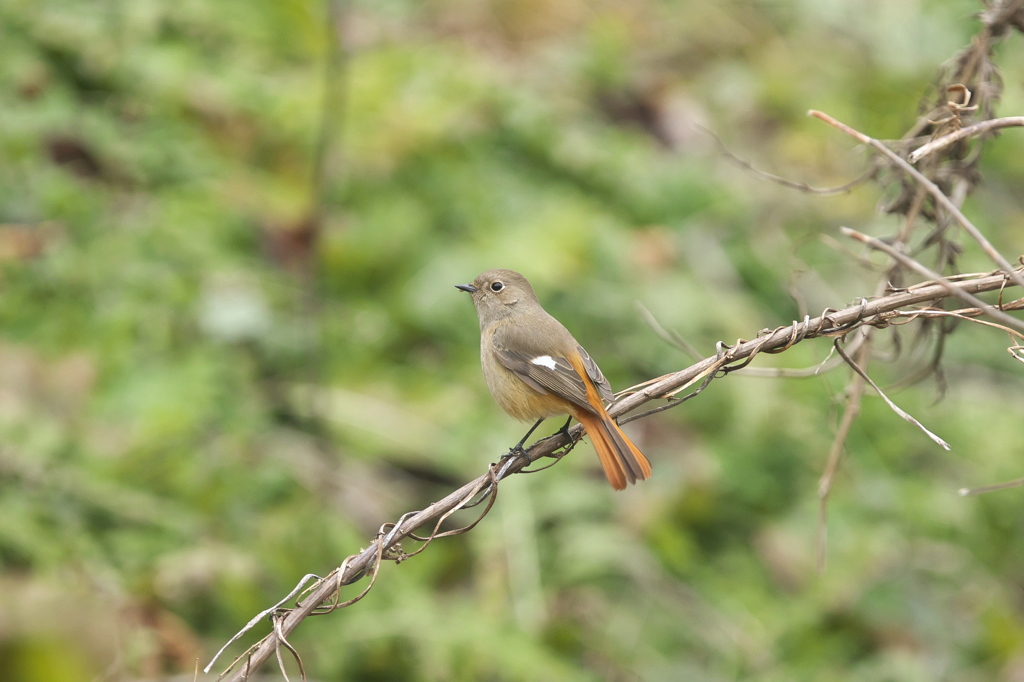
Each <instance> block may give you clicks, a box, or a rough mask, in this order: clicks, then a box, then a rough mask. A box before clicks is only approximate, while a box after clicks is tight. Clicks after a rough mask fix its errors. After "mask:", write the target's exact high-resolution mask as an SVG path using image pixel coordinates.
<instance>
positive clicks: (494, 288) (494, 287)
mask: <svg viewBox="0 0 1024 682" xmlns="http://www.w3.org/2000/svg"><path fill="white" fill-rule="evenodd" d="M504 288H505V285H504V284H502V283H501V282H494V283H492V284H491V291H501V290H502V289H504Z"/></svg>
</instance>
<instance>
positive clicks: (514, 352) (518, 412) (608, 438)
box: [455, 269, 651, 490]
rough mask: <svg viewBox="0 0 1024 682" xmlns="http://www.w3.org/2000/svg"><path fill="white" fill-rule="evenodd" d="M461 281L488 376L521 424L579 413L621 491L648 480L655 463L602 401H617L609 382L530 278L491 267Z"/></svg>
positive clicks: (504, 405) (610, 477) (499, 399)
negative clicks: (470, 300)
mask: <svg viewBox="0 0 1024 682" xmlns="http://www.w3.org/2000/svg"><path fill="white" fill-rule="evenodd" d="M455 286H456V288H457V289H461V290H462V291H466V292H468V293H469V294H471V295H472V297H473V304H474V305H475V306H476V312H477V316H478V317H479V318H480V361H481V364H482V365H483V369H484V379H485V380H486V381H487V387H488V388H489V389H490V390H491V395H493V396H494V399H495V400H496V401H497V403H498V405H500V406H501V408H502V409H503V410H505V411H506V412H508V413H509V414H510V415H511V416H513V417H515V418H516V419H520V420H522V421H533V420H543V419H546V418H547V417H553V416H555V415H561V414H568V415H570V419H571V418H572V417H575V418H576V419H577V420H579V422H580V423H581V424H583V426H584V428H586V430H587V433H588V434H590V439H591V441H593V443H594V449H595V450H596V451H597V456H598V457H599V458H600V459H601V465H602V466H603V467H604V473H605V476H607V477H608V482H609V483H611V485H612V487H613V488H615V489H616V490H622V489H624V488H625V487H626V483H636V482H637V481H638V480H639V481H643V480H646V479H647V478H648V477H650V475H651V464H650V462H648V461H647V458H646V457H644V454H643V453H642V452H640V449H639V448H637V446H635V445H633V443H632V442H631V441H630V440H629V438H627V437H626V434H624V433H623V432H622V429H620V428H619V425H618V424H616V423H615V422H614V421H613V420H612V418H611V417H609V416H608V412H607V411H606V410H605V407H604V401H606V400H608V401H610V400H612V398H613V395H612V389H611V386H609V385H608V380H607V379H605V378H604V375H603V374H602V373H601V370H600V369H599V368H598V366H597V363H596V362H594V361H593V360H592V359H591V357H590V355H589V354H587V351H585V350H583V346H581V345H580V344H579V343H577V341H576V339H574V338H573V336H572V334H570V333H569V330H567V329H566V328H565V327H563V326H562V323H561V322H559V321H558V320H556V319H555V318H553V317H551V315H549V314H548V313H547V311H545V310H544V308H542V307H541V305H540V301H538V300H537V295H536V294H534V293H533V287H531V286H530V283H529V282H527V281H526V278H525V277H523V276H522V275H520V274H519V273H518V272H515V271H513V270H503V269H497V270H488V271H487V272H485V273H483V274H482V275H480V276H479V277H477V278H476V279H475V280H473V282H472V284H456V285H455ZM539 424H540V421H538V422H537V424H535V425H534V427H533V428H537V425H539ZM566 426H568V422H567V423H566ZM532 432H533V429H530V433H532ZM529 435H530V434H529V433H527V436H529ZM525 440H526V438H524V439H523V441H525ZM520 445H522V443H520Z"/></svg>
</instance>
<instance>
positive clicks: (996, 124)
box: [909, 116, 1024, 163]
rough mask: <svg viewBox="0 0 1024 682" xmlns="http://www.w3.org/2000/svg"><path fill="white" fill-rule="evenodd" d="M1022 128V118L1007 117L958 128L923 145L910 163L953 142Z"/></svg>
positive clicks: (1023, 123)
mask: <svg viewBox="0 0 1024 682" xmlns="http://www.w3.org/2000/svg"><path fill="white" fill-rule="evenodd" d="M1019 126H1024V116H1007V117H1006V118H991V119H989V120H987V121H982V122H981V123H975V124H974V125H972V126H967V127H966V128H960V129H959V130H955V131H953V132H952V133H949V134H948V135H943V136H942V137H939V138H936V139H934V140H932V141H931V142H928V143H927V144H923V145H921V146H920V147H918V148H917V149H915V150H914V151H913V152H911V153H910V157H909V159H910V163H917V162H918V161H920V160H921V159H923V158H924V157H926V156H928V155H929V154H931V153H932V152H937V151H938V150H940V149H945V148H946V147H948V146H949V145H951V144H953V143H954V142H959V141H960V140H966V139H967V138H969V137H975V136H976V135H984V134H985V133H988V132H991V131H993V130H998V129H1000V128H1013V127H1019Z"/></svg>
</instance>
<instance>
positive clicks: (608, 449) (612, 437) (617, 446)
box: [574, 410, 651, 490]
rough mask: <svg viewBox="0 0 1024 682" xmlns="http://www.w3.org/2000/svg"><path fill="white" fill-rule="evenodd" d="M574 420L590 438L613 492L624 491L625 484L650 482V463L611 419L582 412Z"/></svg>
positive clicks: (606, 416)
mask: <svg viewBox="0 0 1024 682" xmlns="http://www.w3.org/2000/svg"><path fill="white" fill-rule="evenodd" d="M574 416H575V417H576V419H578V420H579V421H580V423H581V424H583V426H584V428H586V429H587V433H588V434H590V440H591V442H592V443H593V444H594V450H596V451H597V456H598V458H599V459H600V460H601V466H602V467H604V475H605V477H607V478H608V482H609V483H611V485H612V487H613V488H615V489H616V490H623V489H624V488H625V487H626V483H627V481H628V482H629V483H636V482H637V481H645V480H647V479H648V478H650V476H651V463H650V462H649V461H647V458H646V457H644V453H642V452H640V448H638V447H637V446H635V445H633V442H632V441H631V440H629V438H628V437H627V436H626V434H624V433H623V432H622V429H620V428H619V425H618V424H616V423H615V422H614V421H613V420H612V418H611V417H609V416H608V415H596V414H592V413H589V412H583V411H582V410H581V411H580V412H579V414H576V415H574Z"/></svg>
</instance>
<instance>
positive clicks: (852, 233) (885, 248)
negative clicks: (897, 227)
mask: <svg viewBox="0 0 1024 682" xmlns="http://www.w3.org/2000/svg"><path fill="white" fill-rule="evenodd" d="M839 229H840V230H841V231H842V233H843V234H845V235H846V236H847V237H853V238H854V239H856V240H857V241H859V242H862V243H864V244H867V245H868V246H870V247H871V248H873V249H877V250H879V251H882V252H884V253H886V254H888V255H890V256H892V257H893V258H895V259H896V260H898V261H899V262H900V263H902V264H903V265H906V266H907V267H908V268H910V269H912V270H914V271H916V272H918V273H919V274H921V275H923V276H925V277H929V278H931V279H932V280H934V281H935V282H938V283H939V285H940V286H942V287H943V288H944V289H946V291H947V292H948V293H950V294H952V295H953V296H956V297H957V298H959V299H960V300H962V301H965V302H967V303H970V304H971V305H973V306H975V307H980V308H983V309H985V310H986V312H987V313H988V315H989V316H991V317H992V318H993V319H996V320H999V321H1000V322H1002V323H1003V324H1005V325H1007V326H1010V327H1014V328H1016V329H1018V330H1020V331H1024V321H1021V320H1018V319H1017V318H1015V317H1010V316H1009V315H1007V314H1006V313H1004V312H1003V311H1002V310H999V309H998V308H993V307H991V306H987V305H985V303H984V302H983V301H982V300H981V299H979V298H978V297H977V296H972V295H971V294H969V293H968V292H966V291H963V290H962V289H959V288H957V287H955V286H954V285H953V283H952V282H950V281H949V280H948V279H946V278H945V277H943V276H942V275H940V274H939V273H937V272H935V271H933V270H930V269H929V268H926V267H925V266H923V265H921V264H920V263H919V262H917V261H916V260H914V259H913V258H911V257H910V256H907V255H905V254H902V253H900V252H899V251H897V250H896V249H894V248H892V247H891V246H889V245H888V244H886V243H885V242H883V241H881V240H879V239H875V238H874V237H869V236H868V235H866V234H863V233H861V232H857V231H856V230H851V229H850V228H848V227H840V228H839Z"/></svg>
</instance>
